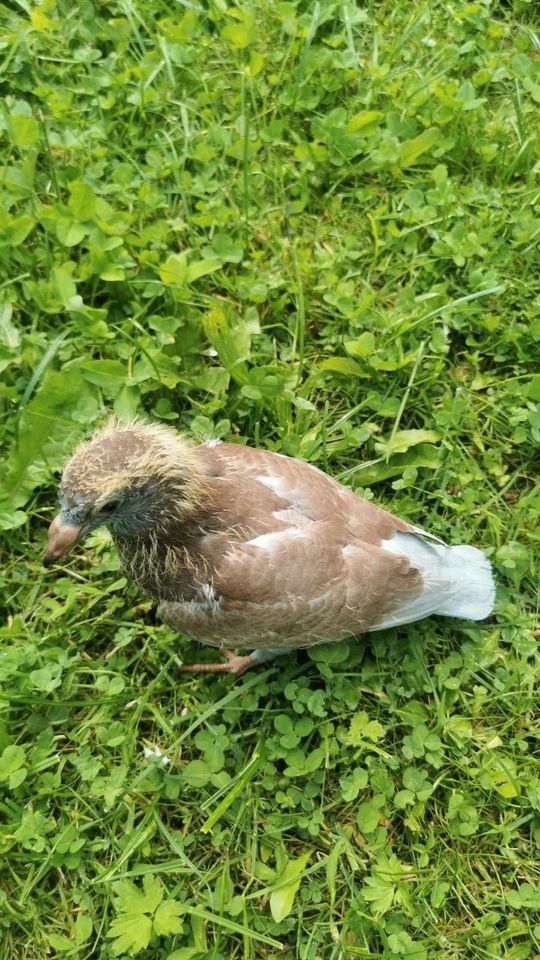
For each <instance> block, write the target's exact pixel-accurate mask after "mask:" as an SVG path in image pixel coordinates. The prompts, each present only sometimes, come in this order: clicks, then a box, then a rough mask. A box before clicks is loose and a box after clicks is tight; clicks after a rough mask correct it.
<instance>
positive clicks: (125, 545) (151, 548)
mask: <svg viewBox="0 0 540 960" xmlns="http://www.w3.org/2000/svg"><path fill="white" fill-rule="evenodd" d="M197 533H198V525H197V524H196V523H195V522H194V520H193V519H190V521H189V522H185V523H184V524H179V522H178V520H175V522H174V524H171V527H170V529H167V526H165V525H164V526H163V527H161V528H160V529H156V528H154V529H149V530H148V531H143V532H142V533H140V534H139V535H138V536H136V537H124V536H122V535H118V534H114V533H113V540H114V542H115V545H116V549H117V550H118V554H119V556H120V560H121V563H122V568H123V570H124V571H125V572H126V574H127V575H128V576H129V577H130V578H131V579H132V580H134V582H135V583H136V584H137V586H138V587H139V589H140V590H141V591H142V592H143V593H145V594H146V595H147V596H149V597H152V598H153V599H155V600H178V599H179V598H180V597H184V598H186V599H187V598H191V597H193V596H195V595H196V592H197V585H198V584H199V583H200V579H201V576H203V578H204V572H203V571H202V570H200V569H199V566H200V565H199V564H198V563H197V560H196V558H197V550H196V541H197V539H198V537H197Z"/></svg>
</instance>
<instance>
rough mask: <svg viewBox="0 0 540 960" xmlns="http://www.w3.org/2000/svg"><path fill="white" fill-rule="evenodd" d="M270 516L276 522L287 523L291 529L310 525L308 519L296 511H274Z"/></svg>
mask: <svg viewBox="0 0 540 960" xmlns="http://www.w3.org/2000/svg"><path fill="white" fill-rule="evenodd" d="M272 516H273V517H274V518H275V519H276V520H281V522H282V523H288V524H290V526H293V527H305V526H307V524H308V523H311V520H310V519H309V517H306V516H305V515H304V514H303V513H300V512H299V511H298V510H274V511H273V512H272Z"/></svg>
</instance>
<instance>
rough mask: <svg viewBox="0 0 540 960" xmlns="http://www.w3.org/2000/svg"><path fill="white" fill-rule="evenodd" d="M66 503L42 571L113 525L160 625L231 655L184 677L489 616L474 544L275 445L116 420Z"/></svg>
mask: <svg viewBox="0 0 540 960" xmlns="http://www.w3.org/2000/svg"><path fill="white" fill-rule="evenodd" d="M59 500H60V512H59V514H58V516H57V517H55V519H54V520H53V521H52V523H51V525H50V528H49V532H48V541H47V548H46V553H45V558H44V563H45V565H47V566H48V565H50V564H51V563H53V562H54V561H56V560H58V559H59V558H60V557H61V556H63V555H64V554H65V553H66V552H67V551H68V550H70V549H71V548H72V547H74V546H75V544H77V543H78V542H79V540H80V539H81V538H82V537H83V536H84V535H85V534H86V533H88V532H89V531H92V530H95V529H96V528H97V527H101V526H105V527H107V528H108V529H109V531H110V533H111V535H112V539H113V541H114V544H115V546H116V549H117V551H118V554H119V556H120V560H121V564H122V567H123V569H124V571H125V572H126V574H127V575H128V576H129V577H131V579H132V580H133V581H134V582H135V583H136V584H137V586H138V587H139V588H140V590H141V591H142V592H143V593H144V594H145V595H147V596H148V597H151V598H152V599H154V600H156V601H158V603H159V607H158V615H159V616H160V618H161V619H162V620H163V621H164V622H165V623H166V624H168V625H169V626H170V627H173V628H174V629H175V630H177V631H179V632H180V633H182V634H186V635H188V636H190V637H192V638H195V639H197V640H200V641H202V642H203V643H206V644H210V645H212V646H214V647H219V648H220V650H221V652H222V655H223V656H224V657H225V659H224V660H223V661H222V662H218V663H197V664H191V665H185V666H184V667H183V668H182V669H183V670H185V671H189V672H203V671H208V672H212V673H226V672H230V673H232V674H235V675H237V676H239V675H241V674H242V673H244V672H245V671H246V670H247V669H249V668H250V667H253V666H255V665H256V664H258V663H261V662H264V661H267V660H270V659H271V658H273V657H274V656H276V655H277V654H282V653H287V652H289V651H292V650H295V649H297V648H300V647H311V646H313V645H315V644H320V643H325V642H329V641H338V640H341V639H343V638H345V637H350V636H352V635H359V634H364V633H369V632H371V631H374V630H384V629H386V628H389V627H397V626H400V625H402V624H407V623H411V622H413V621H415V620H420V619H421V618H423V617H428V616H430V615H431V614H439V615H442V616H447V617H462V618H466V619H470V620H481V619H483V618H485V617H487V616H488V615H489V614H490V612H491V610H492V608H493V603H494V595H495V587H494V582H493V577H492V572H491V565H490V563H489V561H488V559H487V558H486V556H485V555H484V554H483V553H482V552H481V551H480V550H478V549H477V548H476V547H472V546H465V545H460V546H447V544H446V543H444V542H443V541H442V540H440V539H439V538H438V537H436V536H434V535H433V534H430V533H426V532H425V531H424V530H422V529H420V528H419V527H415V526H412V525H411V524H409V523H407V522H406V521H405V520H401V519H399V518H398V517H396V516H393V515H392V514H391V513H388V512H387V511H386V510H384V509H382V508H381V507H378V506H376V505H375V504H374V503H372V502H370V501H367V500H364V499H362V498H360V497H359V496H357V495H356V494H355V493H354V492H353V491H352V490H350V489H348V488H347V487H344V486H343V485H341V484H340V483H338V481H337V480H334V479H333V478H332V477H330V476H328V475H327V474H325V473H323V472H322V471H321V470H319V469H317V468H316V467H314V466H313V465H311V464H309V463H306V462H304V461H302V460H298V459H295V458H293V457H288V456H285V455H283V454H280V453H274V452H271V451H269V450H264V449H259V448H254V447H248V446H242V445H240V444H235V443H222V442H220V441H209V442H207V443H203V444H195V443H192V442H191V441H189V440H188V439H187V438H186V437H184V436H182V435H180V434H179V433H178V432H177V431H176V430H174V428H172V427H170V426H168V425H164V424H160V423H155V422H152V421H147V420H144V419H133V420H130V421H118V420H116V419H112V420H110V421H108V422H107V423H106V425H105V426H104V427H102V428H101V429H99V430H98V431H97V432H96V433H95V434H94V435H93V436H92V437H91V438H90V439H89V440H88V441H86V442H84V443H82V444H81V445H80V446H79V447H78V448H77V449H76V450H75V453H74V454H73V456H72V457H71V459H70V460H69V461H68V463H67V464H66V466H65V468H64V471H63V475H62V479H61V483H60V490H59ZM242 649H244V650H246V649H248V650H250V651H251V652H249V653H247V654H241V653H239V650H242Z"/></svg>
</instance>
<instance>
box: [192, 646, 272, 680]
mask: <svg viewBox="0 0 540 960" xmlns="http://www.w3.org/2000/svg"><path fill="white" fill-rule="evenodd" d="M221 652H222V653H224V654H225V656H226V657H227V662H226V663H188V664H185V665H184V666H183V667H180V671H181V672H182V673H232V674H234V676H235V677H241V676H242V674H243V673H245V672H246V670H249V669H250V668H251V667H254V666H255V664H256V663H257V661H256V660H255V659H254V658H253V657H252V656H251V654H247V655H246V656H245V657H241V656H240V655H239V654H238V653H233V651H232V650H227V649H225V647H224V648H223V650H222V651H221Z"/></svg>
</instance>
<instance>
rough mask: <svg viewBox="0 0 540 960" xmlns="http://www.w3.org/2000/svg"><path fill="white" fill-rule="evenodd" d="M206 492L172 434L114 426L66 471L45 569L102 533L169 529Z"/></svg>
mask: <svg viewBox="0 0 540 960" xmlns="http://www.w3.org/2000/svg"><path fill="white" fill-rule="evenodd" d="M203 492H204V481H203V478H202V476H201V475H200V473H199V471H198V469H197V467H196V464H195V463H194V458H193V454H192V449H191V448H190V446H189V444H188V443H186V441H185V440H184V439H183V438H182V437H181V436H179V435H178V434H177V433H176V432H175V431H174V430H171V429H170V428H168V427H165V426H162V425H161V424H155V423H149V422H146V421H142V420H136V421H130V422H129V423H118V422H117V421H111V422H109V423H108V424H107V425H106V426H105V427H104V428H102V429H101V430H99V431H98V432H97V433H96V434H94V436H93V437H92V438H91V439H90V440H89V441H87V442H85V443H83V444H81V446H79V447H78V448H77V450H76V451H75V453H74V454H73V456H72V458H71V459H70V460H69V461H68V463H67V464H66V466H65V468H64V472H63V474H62V480H61V483H60V490H59V500H60V512H59V514H58V515H57V516H56V517H55V518H54V520H53V521H52V523H51V525H50V527H49V532H48V537H47V549H46V551H45V558H44V563H45V565H46V566H49V565H50V564H51V563H54V561H55V560H58V559H59V557H61V556H63V554H64V553H67V551H68V550H70V549H71V547H73V546H74V545H75V544H76V543H77V542H78V541H79V540H80V539H81V537H83V536H84V535H85V534H86V533H88V532H89V531H91V530H95V529H96V528H97V527H101V526H107V527H109V529H110V530H111V532H112V533H113V534H114V535H116V536H120V537H139V536H144V535H145V534H147V533H148V532H149V531H154V532H159V531H160V530H162V531H165V530H166V528H167V527H168V526H169V525H170V524H171V523H179V522H180V523H181V522H182V520H184V519H185V518H186V516H187V515H188V514H189V513H191V512H193V510H194V509H195V508H196V506H198V504H199V502H200V500H201V495H202V494H203Z"/></svg>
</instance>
